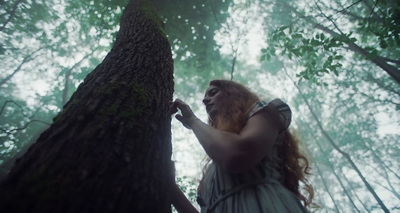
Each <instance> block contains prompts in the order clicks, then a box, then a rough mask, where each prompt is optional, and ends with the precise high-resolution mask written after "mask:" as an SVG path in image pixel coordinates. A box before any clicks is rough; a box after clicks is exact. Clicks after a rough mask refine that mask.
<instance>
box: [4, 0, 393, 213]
mask: <svg viewBox="0 0 400 213" xmlns="http://www.w3.org/2000/svg"><path fill="white" fill-rule="evenodd" d="M128 2H129V1H128V0H101V1H93V0H92V1H78V0H66V1H59V0H46V1H45V0H30V1H23V0H14V1H11V0H3V1H0V4H1V7H0V59H1V64H2V66H1V68H0V69H1V70H0V178H1V179H3V178H4V177H5V175H6V174H7V173H8V172H9V171H10V169H11V167H12V165H13V164H14V161H15V159H16V158H18V157H20V156H21V155H22V154H23V153H24V152H25V151H26V150H27V149H28V147H29V146H30V145H31V144H33V143H34V142H35V140H36V139H37V138H38V136H39V135H40V133H41V132H43V131H44V130H45V129H46V128H48V127H49V125H50V124H51V123H52V122H53V120H52V119H53V118H54V117H55V116H56V115H57V114H58V113H59V112H60V111H61V110H62V108H63V106H64V105H65V104H66V103H67V102H68V100H69V99H70V97H71V95H72V94H73V93H74V92H75V91H76V89H77V87H78V85H79V84H80V83H82V81H83V79H84V78H85V77H86V76H87V74H88V73H90V72H91V71H92V70H93V69H94V68H95V67H96V66H97V65H98V64H99V63H100V62H101V61H102V60H103V59H104V57H105V56H106V54H107V53H108V52H109V51H110V49H111V47H112V45H113V43H114V42H115V38H116V35H117V33H118V31H119V21H120V17H121V14H122V12H123V11H124V9H125V7H126V5H127V4H128ZM153 2H154V5H155V7H156V8H157V11H158V13H159V16H160V18H161V20H162V21H163V23H164V28H165V34H166V36H167V38H168V40H169V43H170V45H171V50H172V54H173V59H174V81H175V93H174V96H175V97H179V98H180V99H183V100H185V101H186V102H187V103H188V104H190V105H191V106H192V107H193V109H194V110H195V111H196V114H198V115H200V116H199V117H200V118H201V119H202V120H203V121H206V119H207V116H206V114H205V108H204V106H203V105H202V103H201V99H202V97H203V91H204V90H205V89H206V88H207V85H208V82H209V81H210V80H213V79H216V78H222V79H232V80H235V81H238V82H241V83H243V84H245V85H247V86H248V87H249V88H251V89H252V90H253V91H254V92H256V93H257V94H259V95H260V96H261V97H262V98H266V99H268V98H271V97H279V98H282V99H283V100H285V101H287V102H288V103H289V105H290V106H291V108H292V110H293V115H294V116H293V122H292V125H291V128H292V130H293V131H294V132H296V134H297V136H298V137H299V138H300V139H301V141H303V143H304V144H303V145H304V146H303V148H304V149H305V150H306V152H307V153H309V157H310V158H311V160H312V173H313V175H312V176H311V177H310V181H311V183H312V184H313V185H314V189H315V190H316V192H315V193H316V195H315V198H316V203H317V204H318V205H319V206H320V207H321V208H320V209H319V210H317V211H321V212H325V211H329V212H330V211H333V212H351V211H358V212H382V211H384V212H388V211H390V212H395V211H399V209H400V206H399V205H398V203H400V187H399V186H400V176H399V174H398V171H399V170H400V161H399V160H400V159H399V157H398V156H399V155H400V148H399V146H398V142H399V141H400V131H399V129H400V113H399V112H400V60H399V59H400V2H399V1H395V0H381V1H374V0H349V1H344V0H330V1H320V0H313V1H310V0H297V1H293V0H282V1H270V0H210V1H200V0H192V1H179V0H173V1H163V0H154V1H153ZM187 131H188V130H185V129H183V128H182V127H181V126H180V125H179V124H177V123H176V122H175V121H173V122H172V132H173V137H172V143H173V146H174V149H173V150H174V154H173V160H174V161H175V162H176V167H177V176H178V179H177V180H178V183H180V184H181V186H182V188H183V189H184V191H186V192H187V194H188V196H189V197H190V198H191V199H192V201H193V202H195V185H196V184H197V181H198V179H199V178H200V177H201V167H202V164H201V162H202V159H203V158H204V157H205V153H204V152H203V151H202V149H201V147H200V146H199V145H198V144H197V142H196V139H195V138H194V137H193V136H188V135H190V133H189V132H187ZM189 156H190V157H189ZM193 168H195V169H193Z"/></svg>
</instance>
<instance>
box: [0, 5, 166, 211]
mask: <svg viewBox="0 0 400 213" xmlns="http://www.w3.org/2000/svg"><path fill="white" fill-rule="evenodd" d="M172 93H173V61H172V55H171V49H170V46H169V43H168V41H167V39H166V37H165V34H164V31H163V29H162V22H161V21H160V20H159V18H158V16H157V15H156V14H155V13H154V10H153V7H152V5H151V3H150V4H149V3H148V2H147V1H145V0H139V1H131V2H130V3H129V5H128V6H127V7H126V9H125V11H124V14H123V16H122V18H121V28H120V32H119V34H118V36H117V39H116V42H115V44H114V47H113V48H112V50H111V51H110V53H109V54H108V55H107V57H106V58H105V59H104V61H103V62H102V63H101V64H100V65H99V66H98V67H97V68H96V69H95V70H94V71H93V72H92V73H90V74H89V75H88V76H87V77H86V79H85V81H84V83H82V84H81V85H80V86H79V88H78V90H77V91H76V92H75V93H74V95H73V96H72V98H71V100H70V101H69V102H68V103H67V104H66V105H65V106H64V110H63V111H62V112H61V113H60V114H59V115H58V116H57V117H56V118H55V119H54V123H53V124H52V125H51V127H50V128H49V129H48V130H47V131H45V132H44V133H43V134H42V135H41V136H40V137H39V139H38V140H37V142H36V143H35V144H34V145H33V146H32V147H31V148H30V149H29V150H28V152H27V153H26V154H25V155H24V156H23V157H22V158H21V159H20V160H19V161H18V162H17V163H16V165H15V166H14V168H13V170H12V171H11V172H10V174H9V175H8V177H7V179H6V180H5V181H3V182H2V184H1V186H0V212H41V213H42V212H74V213H76V212H170V211H171V209H170V204H169V202H168V200H167V199H166V196H167V194H166V190H165V184H166V182H165V180H166V179H167V176H168V174H169V171H170V170H169V168H170V157H171V143H170V141H171V133H170V119H171V117H170V115H169V101H170V100H172Z"/></svg>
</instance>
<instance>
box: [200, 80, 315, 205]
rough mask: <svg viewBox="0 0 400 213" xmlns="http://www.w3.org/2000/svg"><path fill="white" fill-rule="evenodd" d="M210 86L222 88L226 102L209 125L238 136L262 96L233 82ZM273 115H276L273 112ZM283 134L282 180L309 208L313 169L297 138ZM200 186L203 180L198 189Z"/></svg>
mask: <svg viewBox="0 0 400 213" xmlns="http://www.w3.org/2000/svg"><path fill="white" fill-rule="evenodd" d="M210 86H216V87H218V88H220V89H221V91H220V92H223V93H224V95H223V99H224V100H223V103H224V104H225V106H226V107H223V109H222V111H220V112H219V113H218V115H217V117H216V118H209V121H208V123H209V124H210V125H211V126H213V127H215V128H216V129H219V130H223V131H229V132H234V133H239V132H240V131H241V130H242V128H243V127H244V126H245V125H246V122H247V117H248V113H249V110H250V108H251V107H252V106H253V105H254V104H255V103H256V102H258V101H259V100H260V99H259V97H258V96H257V95H256V94H254V93H252V92H251V91H250V90H249V89H247V88H246V87H245V86H243V85H241V84H239V83H236V82H233V81H227V80H213V81H211V82H210ZM267 110H268V109H267ZM270 113H277V112H276V111H270ZM282 134H284V137H283V143H282V145H281V146H280V150H279V152H280V155H281V157H282V158H283V165H282V166H283V174H282V179H281V180H280V181H281V183H282V185H283V186H285V187H286V188H287V189H289V190H290V191H291V192H293V193H294V194H295V195H297V196H298V198H299V199H300V200H301V201H303V203H304V205H305V206H306V207H307V206H309V205H310V204H312V198H313V196H314V190H313V187H312V186H311V184H310V183H309V182H308V180H307V178H306V176H307V175H309V174H310V170H311V168H310V165H309V161H308V159H307V157H306V155H305V154H303V153H302V152H301V150H300V148H299V141H298V139H296V137H295V136H294V135H293V134H291V133H290V131H289V130H288V129H287V130H285V131H284V132H283V133H282ZM207 168H208V164H206V166H205V167H204V169H203V178H204V174H205V172H206V171H207ZM300 183H302V185H303V186H302V188H303V190H301V187H300ZM201 185H202V180H201V181H200V186H199V189H200V188H201Z"/></svg>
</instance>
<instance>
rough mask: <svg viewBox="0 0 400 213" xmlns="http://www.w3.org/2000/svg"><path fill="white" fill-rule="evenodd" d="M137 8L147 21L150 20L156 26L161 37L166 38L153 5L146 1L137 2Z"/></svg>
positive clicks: (139, 0)
mask: <svg viewBox="0 0 400 213" xmlns="http://www.w3.org/2000/svg"><path fill="white" fill-rule="evenodd" d="M137 6H138V9H139V10H140V11H142V12H143V13H144V15H145V16H146V17H147V18H148V19H149V20H151V21H152V22H153V23H154V24H156V26H157V27H158V29H159V30H160V33H161V35H162V36H164V37H165V38H167V36H166V33H165V30H164V25H163V22H162V20H161V18H160V17H159V16H158V14H157V12H156V9H155V7H154V5H153V3H152V2H151V1H148V0H138V1H137Z"/></svg>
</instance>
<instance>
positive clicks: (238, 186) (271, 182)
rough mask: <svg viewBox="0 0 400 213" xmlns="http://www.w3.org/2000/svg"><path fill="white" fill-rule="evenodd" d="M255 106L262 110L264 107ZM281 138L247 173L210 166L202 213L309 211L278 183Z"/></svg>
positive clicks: (203, 194) (204, 188)
mask: <svg viewBox="0 0 400 213" xmlns="http://www.w3.org/2000/svg"><path fill="white" fill-rule="evenodd" d="M268 103H269V102H266V103H264V106H266V105H268ZM256 107H257V108H262V105H259V106H256ZM258 110H259V109H255V110H253V111H254V112H257V111H258ZM254 112H253V113H251V114H250V116H251V115H252V114H254ZM281 137H283V135H280V136H278V139H277V140H276V142H275V144H274V146H273V149H272V150H271V152H270V153H269V154H268V155H267V156H266V157H265V158H264V159H263V160H262V162H260V163H259V164H258V165H257V166H256V167H255V168H253V169H252V170H250V171H248V172H245V173H240V174H233V173H230V172H228V171H226V170H224V169H222V168H221V167H219V166H218V165H216V164H215V163H211V165H210V166H209V168H208V170H207V173H206V175H205V177H204V179H203V184H202V189H201V194H200V195H199V197H198V203H199V204H200V207H201V212H202V213H205V212H215V213H258V212H263V213H264V212H272V213H274V212H277V213H285V212H290V213H293V212H307V210H306V209H305V208H304V207H303V205H302V204H301V202H300V201H299V199H298V198H297V196H296V195H294V194H293V193H292V192H291V191H289V190H288V189H286V188H285V187H284V186H283V185H281V184H280V183H279V181H278V180H279V179H280V177H281V172H280V170H281V167H280V166H279V165H281V158H280V157H279V153H278V147H279V146H280V142H281V141H282V140H281Z"/></svg>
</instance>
